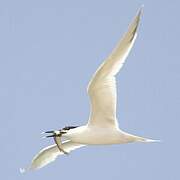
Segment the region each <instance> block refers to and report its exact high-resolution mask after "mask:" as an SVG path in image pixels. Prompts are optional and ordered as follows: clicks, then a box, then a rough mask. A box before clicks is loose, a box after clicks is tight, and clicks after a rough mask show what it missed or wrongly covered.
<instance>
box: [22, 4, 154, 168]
mask: <svg viewBox="0 0 180 180" xmlns="http://www.w3.org/2000/svg"><path fill="white" fill-rule="evenodd" d="M141 14H142V7H141V8H140V10H139V11H138V13H137V15H136V16H135V17H134V19H133V21H132V23H131V24H130V25H129V28H128V31H127V32H126V33H125V34H124V35H123V37H122V39H121V40H120V42H119V43H118V44H117V46H116V48H115V49H114V50H113V52H112V53H111V54H110V56H109V57H108V58H107V59H106V60H105V61H104V62H103V63H102V64H101V65H100V67H99V68H98V69H97V71H96V72H95V74H94V75H93V77H92V79H91V81H90V83H89V85H88V88H87V91H88V94H89V96H90V101H91V112H90V116H89V120H88V123H87V125H83V126H67V127H65V128H63V129H61V130H56V131H47V132H45V133H50V134H51V135H47V136H46V137H53V138H54V141H55V144H54V145H51V146H48V147H46V148H44V149H42V150H41V151H40V152H39V153H38V154H37V155H36V156H35V157H34V158H33V160H32V162H31V164H30V166H29V167H28V168H25V169H21V172H25V171H26V170H35V169H39V168H42V167H44V166H45V165H47V164H49V163H50V162H52V161H54V160H55V159H56V158H57V157H58V156H59V155H62V154H68V153H69V152H70V151H72V150H75V149H77V148H80V147H83V146H87V145H110V144H123V143H130V142H145V143H146V142H156V141H158V140H152V139H147V138H143V137H139V136H135V135H132V134H129V133H126V132H124V131H122V130H121V129H119V126H118V121H117V117H116V103H117V91H116V75H117V73H118V72H119V70H120V69H121V68H122V66H123V64H124V62H125V60H126V57H127V56H128V54H129V52H130V50H131V48H132V46H133V44H134V42H135V39H136V36H137V28H138V25H139V21H140V18H141ZM61 137H64V138H65V139H66V140H65V141H63V142H62V143H61Z"/></svg>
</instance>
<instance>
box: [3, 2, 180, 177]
mask: <svg viewBox="0 0 180 180" xmlns="http://www.w3.org/2000/svg"><path fill="white" fill-rule="evenodd" d="M141 4H144V5H145V8H144V15H143V17H142V21H141V25H140V29H139V36H138V38H137V41H136V44H135V46H134V48H133V50H132V52H131V54H130V56H129V57H128V60H127V62H126V64H125V66H124V68H123V69H122V71H121V73H120V74H119V76H118V78H117V79H118V86H117V87H118V92H119V93H118V100H119V103H118V107H117V109H118V118H119V124H120V127H121V128H122V129H123V130H126V131H128V132H130V133H134V134H137V135H141V136H145V137H150V138H155V139H161V140H163V142H162V143H155V144H128V145H114V146H103V147H89V148H82V149H79V150H77V151H74V152H72V153H71V155H70V156H68V157H66V156H63V157H60V158H59V159H58V160H57V161H55V162H54V163H52V164H50V165H49V166H47V167H45V168H43V169H41V170H39V171H36V172H30V173H27V174H23V175H22V174H20V173H19V168H20V167H23V166H26V165H27V164H28V163H29V162H30V161H31V158H32V157H33V156H34V154H36V153H37V152H38V151H39V150H40V149H41V148H43V147H45V146H47V145H49V144H51V143H52V140H51V139H41V135H40V133H41V132H42V131H44V130H51V129H58V128H61V127H63V126H65V125H81V124H84V123H86V121H87V119H88V115H89V102H88V96H87V94H86V86H87V84H88V81H89V79H90V77H91V75H92V74H93V73H94V72H95V70H96V68H97V67H98V65H99V64H100V63H101V62H102V61H103V59H104V58H105V57H106V56H107V55H108V54H109V53H110V52H111V50H112V48H113V47H114V46H115V44H116V43H117V41H118V40H119V38H120V37H121V35H122V33H123V32H124V31H126V30H127V26H128V24H129V22H130V21H131V20H132V18H133V17H134V15H135V14H136V11H137V9H138V8H139V7H140V6H141ZM179 7H180V3H179V1H178V0H172V1H165V0H158V1H155V0H152V1H150V0H131V1H130V0H124V1H120V0H107V1H104V0H91V1H90V0H89V1H84V0H76V1H73V0H71V1H67V0H29V1H27V0H6V1H2V0H1V1H0V122H1V128H0V131H1V132H0V140H1V147H0V152H1V153H0V154H1V155H0V156H1V157H0V158H1V163H0V169H1V171H0V179H5V180H17V179H20V180H22V179H26V180H40V179H43V180H48V179H79V180H80V179H86V180H92V179H103V180H109V179H118V180H120V179H122V180H131V179H134V180H152V179H153V180H157V179H159V180H161V179H163V180H170V179H173V180H179V178H180V174H179V168H180V167H179V165H180V162H179V161H180V155H179V151H180V143H179V141H180V135H179V129H180V113H179V107H180V85H179V83H180V55H179V53H180V48H179V40H180V38H179V37H180V25H179V18H180V10H179Z"/></svg>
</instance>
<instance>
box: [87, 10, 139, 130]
mask: <svg viewBox="0 0 180 180" xmlns="http://www.w3.org/2000/svg"><path fill="white" fill-rule="evenodd" d="M141 14H142V8H141V9H140V10H139V11H138V14H137V15H136V16H135V18H134V19H133V21H132V23H131V24H130V26H129V29H128V31H127V32H126V33H125V34H124V36H123V38H122V39H121V41H120V42H119V43H118V45H117V47H116V48H115V49H114V51H113V52H112V53H111V55H110V56H109V57H108V58H107V59H106V60H105V61H104V63H103V64H102V65H101V66H100V67H99V68H98V70H97V71H96V73H95V74H94V76H93V78H92V79H91V81H90V83H89V85H88V94H89V96H90V101H91V113H90V118H89V122H88V125H90V126H91V125H93V126H99V127H111V126H112V127H114V126H118V122H117V119H116V101H117V98H116V96H117V92H116V78H115V76H116V74H117V73H118V72H119V70H120V69H121V67H122V66H123V64H124V62H125V60H126V57H127V56H128V54H129V52H130V50H131V48H132V46H133V44H134V41H135V39H136V36H137V28H138V25H139V21H140V17H141Z"/></svg>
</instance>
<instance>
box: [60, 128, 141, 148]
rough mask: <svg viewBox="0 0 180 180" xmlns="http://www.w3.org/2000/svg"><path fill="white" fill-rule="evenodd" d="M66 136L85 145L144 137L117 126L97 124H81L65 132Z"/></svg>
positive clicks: (119, 141)
mask: <svg viewBox="0 0 180 180" xmlns="http://www.w3.org/2000/svg"><path fill="white" fill-rule="evenodd" d="M62 137H65V138H67V139H69V140H71V141H72V142H74V143H79V144H85V145H110V144H124V143H130V142H134V141H138V140H139V141H142V140H143V139H144V138H141V137H138V136H134V135H131V134H128V133H126V132H123V131H122V130H120V129H119V128H118V127H115V128H112V127H111V128H104V127H103V128H101V127H96V126H94V127H93V126H91V127H89V126H87V125H85V126H80V127H77V128H75V129H71V130H69V131H68V132H67V133H65V134H63V135H62Z"/></svg>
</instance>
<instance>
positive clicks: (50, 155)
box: [20, 141, 85, 173]
mask: <svg viewBox="0 0 180 180" xmlns="http://www.w3.org/2000/svg"><path fill="white" fill-rule="evenodd" d="M82 146H85V145H83V144H77V143H73V142H71V141H65V142H63V144H62V147H63V149H64V150H65V151H66V152H68V153H69V152H70V151H72V150H75V149H77V148H80V147H82ZM63 154H64V153H63V152H60V150H59V149H58V147H57V145H56V144H54V145H51V146H48V147H46V148H44V149H42V150H41V151H40V152H39V153H38V154H37V155H36V156H35V157H34V158H33V160H32V162H31V165H30V166H29V167H27V168H25V169H20V171H21V172H22V173H23V172H25V171H28V170H36V169H40V168H42V167H44V166H46V165H47V164H49V163H51V162H53V161H54V160H55V159H56V158H57V157H58V156H59V155H63Z"/></svg>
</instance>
